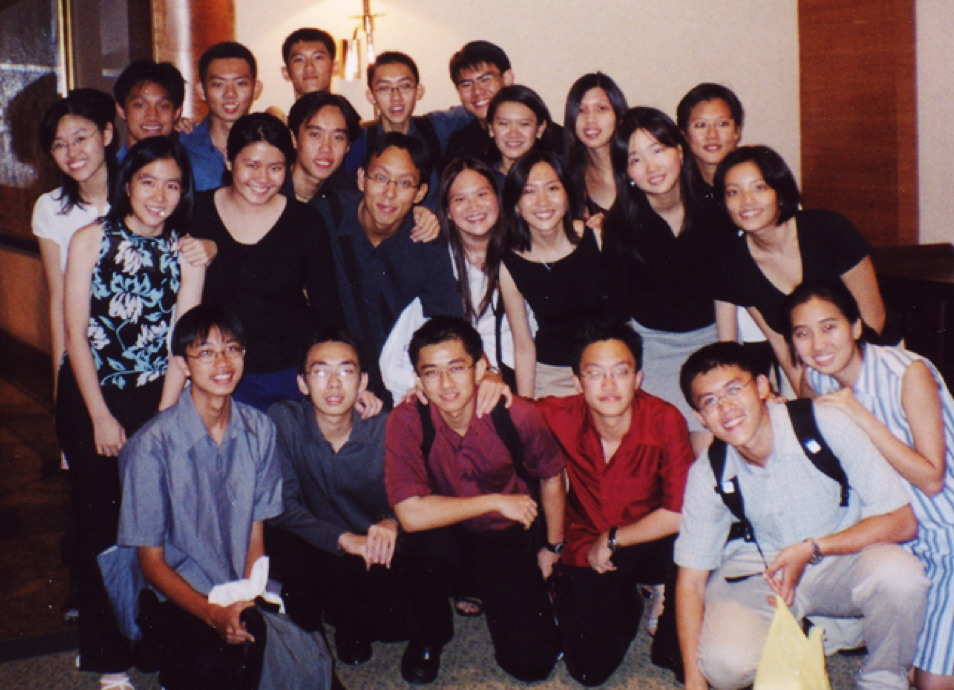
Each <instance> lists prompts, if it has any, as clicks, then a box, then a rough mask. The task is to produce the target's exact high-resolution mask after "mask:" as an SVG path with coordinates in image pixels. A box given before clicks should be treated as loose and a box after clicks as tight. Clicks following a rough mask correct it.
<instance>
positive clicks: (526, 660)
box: [384, 316, 565, 683]
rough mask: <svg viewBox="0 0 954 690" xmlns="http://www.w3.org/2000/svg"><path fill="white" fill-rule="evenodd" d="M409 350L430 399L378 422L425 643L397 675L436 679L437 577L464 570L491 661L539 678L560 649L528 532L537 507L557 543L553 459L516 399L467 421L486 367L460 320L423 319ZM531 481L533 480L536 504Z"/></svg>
mask: <svg viewBox="0 0 954 690" xmlns="http://www.w3.org/2000/svg"><path fill="white" fill-rule="evenodd" d="M409 354H410V357H411V362H412V363H413V364H414V371H415V374H416V376H417V378H418V379H419V381H420V384H421V386H422V388H423V391H424V395H425V396H426V398H427V400H428V403H429V404H428V405H427V406H426V407H424V408H423V411H422V410H419V408H418V403H417V402H416V401H411V402H404V403H402V404H401V405H398V406H397V407H396V408H395V409H394V411H393V412H392V413H391V415H390V417H389V418H388V423H387V435H386V441H385V459H384V480H385V486H386V488H387V493H388V500H389V502H390V504H391V506H392V507H393V508H394V512H395V514H396V515H397V518H398V520H399V521H400V523H401V527H402V528H403V529H404V530H405V531H406V532H408V533H409V534H407V535H405V539H404V544H403V548H405V549H408V550H409V551H410V554H409V558H411V559H413V561H414V563H415V564H416V565H415V569H416V570H417V571H418V572H419V573H420V577H419V579H418V584H419V589H420V592H419V594H420V596H419V598H420V601H419V602H418V603H417V609H416V610H417V611H418V613H419V620H420V624H421V625H422V627H423V629H422V633H425V634H423V635H420V636H418V638H416V639H429V642H427V643H424V644H421V643H414V642H412V643H411V644H409V645H408V647H407V650H406V651H405V653H404V658H403V659H402V662H401V674H402V676H403V677H404V679H405V680H407V681H408V682H411V683H427V682H430V681H432V680H434V678H436V677H437V673H438V670H439V664H440V654H441V649H442V647H443V645H444V644H446V643H447V642H448V641H450V639H451V637H452V636H453V614H452V612H451V606H450V602H449V600H448V597H447V588H446V577H447V574H448V573H449V572H450V570H452V569H453V568H454V567H461V564H462V566H463V567H464V568H466V569H467V572H472V573H473V574H474V579H475V580H476V583H477V585H478V587H479V590H480V591H479V594H480V596H481V598H482V599H483V602H484V611H485V612H486V615H487V626H488V628H489V629H490V637H491V640H492V641H493V645H494V652H495V656H496V659H497V663H498V664H499V665H500V667H501V668H502V669H503V670H505V671H506V672H507V673H509V674H510V675H512V676H514V677H515V678H517V679H518V680H521V681H525V682H533V681H540V680H544V679H546V678H547V677H548V676H549V675H550V672H551V671H552V670H553V666H554V664H555V663H556V660H557V656H558V654H559V647H560V642H559V635H558V633H557V629H556V624H555V622H554V620H553V612H552V609H551V606H550V601H549V598H548V596H547V591H546V582H545V579H544V578H545V577H547V576H549V575H550V572H551V570H552V567H553V564H554V562H555V561H556V559H557V558H558V556H557V554H556V553H555V552H554V551H553V550H550V549H547V548H545V546H544V545H543V544H536V545H533V546H532V540H531V538H530V537H531V535H532V534H533V533H534V530H530V529H529V528H530V527H531V525H533V523H534V521H535V519H536V518H537V514H538V512H542V513H543V517H545V519H546V528H545V529H546V532H545V537H543V538H545V539H546V541H547V542H548V543H549V544H550V545H551V549H553V548H555V545H557V544H560V543H561V542H562V541H563V508H564V500H565V491H564V478H563V477H564V475H563V468H564V465H565V460H564V458H563V454H562V453H561V452H560V448H559V446H558V445H557V444H556V441H555V440H554V438H553V435H552V434H551V433H550V431H549V429H548V428H547V424H546V422H544V420H543V417H542V416H541V414H540V413H539V411H537V410H536V409H534V407H533V405H532V404H531V403H529V402H526V401H524V400H520V399H518V398H515V399H514V400H513V403H512V405H511V407H510V409H509V410H506V409H502V408H499V409H498V410H496V411H495V412H494V413H493V414H492V415H484V416H482V417H477V416H476V414H475V404H476V396H477V385H478V383H479V382H480V380H481V379H482V378H483V377H484V373H485V372H486V369H487V361H486V359H485V358H484V357H483V345H482V343H481V339H480V335H479V334H478V333H477V331H476V330H474V328H473V327H472V326H471V325H470V324H469V323H468V322H467V321H465V320H463V319H459V318H455V317H446V316H439V317H435V318H433V319H431V320H430V321H428V322H427V323H425V324H424V325H423V326H422V327H421V328H420V329H418V331H417V332H416V333H415V334H414V337H413V338H412V339H411V344H410V347H409ZM501 414H502V415H503V416H504V417H505V418H506V419H505V420H504V421H505V422H507V423H509V427H508V424H506V423H504V421H501V419H500V417H501ZM425 425H426V426H427V427H429V429H430V432H429V434H425ZM508 428H509V429H510V430H512V432H513V433H509V432H507V429H508ZM502 430H503V431H504V432H505V433H504V435H505V436H507V437H508V438H509V440H505V439H504V437H503V436H502V435H501V431H502ZM428 436H429V438H430V442H427V441H426V437H428ZM511 448H512V449H514V452H513V453H512V452H511ZM514 454H516V455H519V458H515V457H513V456H514ZM515 461H516V462H517V464H518V465H521V466H522V468H518V467H516V466H515ZM531 484H539V505H538V504H537V501H535V500H534V498H532V497H531V490H530V485H531ZM541 541H542V539H541Z"/></svg>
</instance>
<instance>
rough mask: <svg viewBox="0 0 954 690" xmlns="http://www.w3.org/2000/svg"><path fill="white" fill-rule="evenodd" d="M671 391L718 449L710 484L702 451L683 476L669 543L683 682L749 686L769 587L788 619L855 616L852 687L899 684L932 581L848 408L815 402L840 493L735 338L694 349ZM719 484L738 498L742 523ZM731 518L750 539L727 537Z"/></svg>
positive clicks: (898, 500)
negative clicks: (906, 545)
mask: <svg viewBox="0 0 954 690" xmlns="http://www.w3.org/2000/svg"><path fill="white" fill-rule="evenodd" d="M680 386H681V387H682V391H683V393H684V395H685V396H686V400H687V401H688V402H689V404H690V405H691V406H692V408H693V409H694V411H695V414H696V416H697V417H698V419H699V421H700V422H702V424H703V426H705V427H706V428H707V429H708V430H709V431H711V432H712V433H713V435H714V436H715V438H716V441H714V448H716V449H719V448H722V449H724V455H722V456H721V457H722V461H723V464H724V466H723V469H722V472H721V475H722V476H721V477H720V478H716V476H715V472H714V470H713V465H716V464H718V463H717V462H715V461H714V460H713V459H712V458H710V457H709V456H708V455H707V454H703V455H702V456H700V458H699V459H698V460H697V461H696V463H695V464H694V465H693V466H692V469H691V470H690V471H689V479H688V482H687V485H686V495H685V500H684V503H683V522H682V529H681V531H680V533H679V537H678V539H677V540H676V547H675V561H676V564H677V565H678V566H679V576H678V581H677V586H676V613H677V616H678V624H679V638H680V642H681V646H682V654H683V658H684V661H685V672H686V688H687V690H699V689H704V688H708V687H709V686H708V685H707V683H711V684H712V686H713V687H715V688H719V689H725V688H741V687H744V686H747V685H749V684H751V683H752V681H753V680H754V678H755V672H756V668H757V666H758V663H759V658H760V656H761V654H762V647H763V645H764V642H765V637H766V635H767V633H768V630H769V626H770V624H771V622H772V617H773V608H772V605H771V604H770V603H769V601H770V599H772V598H773V595H774V598H775V600H778V601H781V602H784V603H785V604H786V605H788V606H789V607H790V608H791V609H792V612H793V614H794V615H795V617H796V618H797V619H801V618H802V617H804V616H810V615H813V614H814V615H818V616H832V617H858V616H862V617H863V622H862V626H863V632H864V640H865V643H866V644H867V646H868V655H867V658H866V659H865V661H864V664H863V665H862V667H861V671H860V672H859V675H858V687H861V688H896V689H897V690H906V688H907V687H908V679H907V671H908V670H909V669H910V667H911V662H912V660H913V659H914V652H915V646H916V643H917V640H918V635H919V634H920V632H921V626H922V623H923V620H924V611H925V606H926V601H925V597H926V593H927V588H928V581H927V579H926V578H925V577H924V573H923V569H922V568H921V566H920V564H919V563H918V561H917V559H916V558H915V557H914V556H912V555H911V554H910V553H908V552H907V551H905V550H904V549H902V548H901V547H900V546H897V544H898V543H901V542H904V541H907V540H909V539H911V538H913V537H914V535H915V534H916V533H917V520H916V519H915V517H914V513H913V512H912V511H911V507H910V505H909V499H908V496H907V493H906V491H905V488H904V486H903V485H902V482H901V480H900V478H899V477H898V475H897V474H896V473H895V471H894V470H893V469H891V467H890V466H889V465H888V463H887V462H886V461H885V460H884V458H883V457H882V456H881V454H880V453H879V452H878V451H877V450H876V449H875V447H874V446H873V445H872V443H871V441H870V440H869V439H868V436H867V434H865V433H864V432H863V431H862V430H861V429H860V428H859V427H857V426H856V425H855V424H854V423H853V422H852V421H851V419H850V418H849V417H848V416H847V415H846V414H844V413H843V412H841V411H840V410H838V409H836V408H835V407H833V406H830V405H824V404H815V405H814V406H813V415H814V419H815V423H816V426H817V429H818V433H819V434H820V436H821V437H822V440H823V441H824V442H825V443H826V444H827V446H828V447H829V448H830V450H831V452H832V453H833V455H834V457H835V458H837V459H838V461H839V462H840V465H841V468H842V469H843V471H844V474H845V476H846V477H847V483H848V486H850V491H849V492H848V495H847V497H846V498H845V499H844V500H843V499H842V488H841V486H840V485H839V482H838V481H835V480H833V479H832V478H831V477H829V476H827V474H826V473H824V472H823V471H822V470H821V469H820V466H819V465H816V462H814V461H813V460H812V459H810V458H809V457H808V455H807V454H806V452H811V453H817V452H818V451H817V450H816V449H817V448H820V446H821V443H820V441H819V440H814V439H813V440H806V441H803V440H801V439H800V438H799V436H800V435H796V432H795V430H794V428H793V424H792V419H793V417H792V416H790V414H789V408H788V407H787V406H786V405H783V404H777V403H769V402H767V400H768V399H769V398H770V396H771V390H770V388H769V383H768V380H767V379H766V377H765V376H764V375H762V374H760V373H759V371H758V368H757V367H756V366H755V364H754V363H753V362H752V361H751V358H750V357H749V355H748V354H747V353H746V352H745V350H744V349H743V347H742V346H741V345H739V344H738V343H728V342H725V343H716V344H713V345H708V346H706V347H704V348H702V349H701V350H699V351H698V352H696V353H694V354H693V355H692V356H690V357H689V359H688V360H686V363H685V365H683V368H682V372H681V375H680ZM792 414H794V412H793V413H792ZM720 442H721V443H724V444H725V446H724V447H720V446H719V445H717V444H719V443H720ZM711 452H713V451H712V450H710V453H711ZM717 491H721V492H723V493H725V494H726V495H732V494H735V495H739V494H740V495H741V497H742V499H743V501H742V506H743V511H742V516H741V518H740V517H739V516H738V514H736V515H734V514H733V512H732V510H731V509H730V508H729V507H728V504H729V502H732V501H731V499H728V498H726V499H724V498H723V497H722V496H721V495H720V493H718V492H717ZM736 505H737V504H736ZM736 520H739V521H740V522H741V523H742V525H743V526H744V527H747V528H748V529H746V531H747V532H748V533H749V535H750V536H749V537H747V538H745V539H741V538H740V539H732V540H730V541H728V543H726V542H727V538H728V537H729V535H730V530H731V529H732V523H733V522H735V521H736Z"/></svg>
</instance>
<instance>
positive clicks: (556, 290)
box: [491, 151, 603, 398]
mask: <svg viewBox="0 0 954 690" xmlns="http://www.w3.org/2000/svg"><path fill="white" fill-rule="evenodd" d="M568 185H569V181H568V179H567V177H566V175H565V173H564V170H563V166H562V165H561V164H560V162H559V161H558V160H557V159H556V158H555V157H554V156H552V155H551V154H549V153H542V152H539V151H530V152H529V153H527V154H526V155H525V156H523V158H521V159H520V160H518V161H517V163H516V164H515V165H514V167H513V168H512V169H511V170H510V173H509V174H508V175H507V180H506V182H505V183H504V189H503V209H504V224H505V226H506V228H507V247H508V248H509V251H507V252H505V253H504V254H503V256H502V265H501V266H500V267H499V271H500V276H499V279H500V291H501V294H502V295H503V300H504V307H505V308H506V311H507V319H508V320H509V322H510V328H511V330H512V332H513V342H514V364H515V369H516V380H517V393H518V394H519V395H522V396H525V397H536V398H539V397H543V396H545V395H575V394H576V389H575V388H574V387H573V375H572V371H571V370H570V364H571V359H572V355H571V353H570V341H571V340H572V336H573V335H574V334H575V333H576V331H577V330H578V329H579V328H580V326H582V324H583V323H584V322H586V321H587V320H588V319H591V318H593V317H594V316H598V315H599V314H600V313H601V312H602V308H603V281H602V272H601V270H600V250H599V239H598V236H597V234H596V232H595V231H594V230H592V229H591V228H588V227H584V225H583V222H582V221H579V220H573V218H572V216H571V213H570V208H571V207H572V201H571V200H572V197H573V192H572V188H571V187H569V186H568ZM491 270H493V269H491ZM525 299H526V304H529V305H530V308H531V309H532V310H533V315H534V317H535V318H536V321H537V323H538V324H539V329H538V330H537V333H536V336H534V335H532V334H531V329H530V318H529V315H528V313H527V309H526V306H525V302H524V300H525Z"/></svg>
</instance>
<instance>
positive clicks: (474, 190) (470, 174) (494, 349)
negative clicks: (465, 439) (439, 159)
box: [438, 158, 516, 386]
mask: <svg viewBox="0 0 954 690" xmlns="http://www.w3.org/2000/svg"><path fill="white" fill-rule="evenodd" d="M438 204H439V205H438V217H439V218H440V220H441V228H442V231H443V233H444V237H445V238H446V239H447V244H448V246H449V247H450V252H451V259H452V261H453V265H454V273H455V275H456V276H457V282H458V284H459V285H460V288H461V290H460V291H461V295H462V296H463V300H464V315H465V316H466V318H467V319H468V320H469V321H470V322H471V323H472V324H473V325H474V328H476V329H477V332H478V333H480V337H481V339H482V340H483V341H484V353H485V354H486V355H487V359H489V360H490V363H491V365H493V366H495V367H497V368H498V369H500V370H501V373H502V375H503V377H504V380H505V381H506V382H507V383H509V384H510V385H511V386H513V385H514V384H515V382H516V381H515V379H514V368H513V367H514V355H513V336H512V335H511V333H510V323H509V321H508V320H507V316H506V314H505V313H504V306H503V303H502V300H501V297H500V292H499V290H498V273H499V266H500V255H501V253H502V251H503V245H504V227H503V223H501V221H500V205H499V203H498V191H497V180H496V177H495V175H494V172H493V170H491V169H490V168H489V167H487V165H485V164H484V163H482V162H480V161H478V160H477V159H475V158H458V159H456V160H454V161H453V162H451V164H450V165H448V166H447V168H446V169H445V170H444V174H443V175H442V177H441V184H440V193H439V196H438Z"/></svg>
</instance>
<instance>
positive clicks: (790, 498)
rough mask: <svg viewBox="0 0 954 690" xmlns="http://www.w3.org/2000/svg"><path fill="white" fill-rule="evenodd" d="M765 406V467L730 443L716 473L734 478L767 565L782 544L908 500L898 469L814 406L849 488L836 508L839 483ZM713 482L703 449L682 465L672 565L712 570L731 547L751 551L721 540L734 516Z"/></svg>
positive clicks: (842, 418)
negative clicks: (768, 435)
mask: <svg viewBox="0 0 954 690" xmlns="http://www.w3.org/2000/svg"><path fill="white" fill-rule="evenodd" d="M768 410H769V415H770V418H771V421H772V433H773V444H772V454H771V455H770V456H769V458H768V460H767V461H766V462H765V467H758V466H756V465H751V464H749V463H747V462H745V461H744V460H742V458H741V457H740V456H739V453H738V451H736V450H735V449H734V448H732V447H731V446H730V447H729V448H728V449H727V453H726V462H725V469H724V470H723V473H722V479H723V482H727V481H729V480H731V479H732V477H734V476H738V478H739V487H740V489H741V492H742V497H743V499H744V501H745V516H746V517H747V518H748V519H749V521H750V522H751V523H752V528H753V530H754V532H755V538H756V539H757V540H758V543H759V545H760V546H761V547H762V551H763V552H764V553H765V558H766V559H767V560H768V562H769V563H771V562H772V561H773V560H774V558H775V556H776V555H777V554H778V553H779V552H780V551H781V550H782V549H784V548H785V547H786V546H789V545H791V544H796V543H798V542H800V541H804V540H805V539H810V538H815V539H817V538H820V537H824V536H827V535H829V534H835V533H836V532H841V531H842V530H845V529H847V528H849V527H851V526H852V525H854V524H855V523H857V522H860V521H861V520H863V519H864V518H868V517H871V516H874V515H883V514H886V513H890V512H892V511H894V510H897V509H898V508H901V507H902V506H904V505H907V504H908V502H909V501H908V495H907V493H906V491H905V489H904V485H903V483H902V481H901V478H900V477H899V476H898V474H897V472H895V471H894V470H893V469H892V468H891V466H890V465H888V462H887V461H886V460H885V459H884V457H883V456H882V455H881V453H879V452H878V451H877V449H876V448H875V447H874V445H873V444H872V443H871V441H870V440H869V439H868V436H867V434H865V432H864V431H862V430H861V428H860V427H858V426H857V425H856V424H855V423H854V422H852V421H851V419H849V417H848V416H847V415H846V414H844V413H843V412H841V411H840V410H836V409H833V408H830V407H819V406H815V419H816V421H817V423H818V430H819V431H820V432H821V434H822V436H824V438H825V441H826V442H827V443H828V445H829V447H830V448H831V450H832V452H833V453H834V454H835V456H836V457H837V458H838V459H839V460H840V461H841V466H842V468H843V469H844V470H845V474H846V475H847V477H848V484H849V486H850V487H851V491H850V493H849V499H848V505H847V506H845V507H841V506H840V505H839V503H840V496H841V488H840V486H839V485H838V482H836V481H834V480H833V479H830V478H829V477H827V476H825V475H824V474H822V472H821V471H820V470H819V469H818V468H816V467H815V466H814V465H813V464H812V462H811V460H809V459H808V457H806V455H805V453H804V452H803V450H802V447H801V445H800V444H799V442H798V438H797V437H796V436H795V431H794V430H793V429H792V423H791V420H790V418H789V415H788V412H787V410H786V407H785V405H780V404H769V406H768ZM714 488H715V477H714V476H713V474H712V466H711V464H710V463H709V456H708V453H706V452H703V454H702V455H701V456H699V458H698V459H697V460H696V462H695V464H693V466H692V468H691V469H690V470H689V480H688V482H687V484H686V495H685V499H684V500H683V507H682V528H681V529H680V532H679V537H678V538H677V539H676V546H675V552H674V560H675V561H676V564H677V565H680V566H683V567H686V568H693V569H695V570H715V569H716V568H718V567H719V566H720V565H721V564H722V560H723V556H724V554H728V553H734V552H736V550H738V549H742V550H751V551H755V548H756V547H755V545H754V544H746V543H743V542H742V541H741V540H736V541H733V542H732V543H731V544H730V545H729V546H725V540H726V537H727V536H728V534H729V527H730V525H731V523H732V522H733V521H734V519H735V518H734V517H733V516H732V513H731V512H729V509H728V508H727V507H726V506H725V503H723V501H722V498H721V497H720V496H719V494H717V493H716V492H715V490H714Z"/></svg>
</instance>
